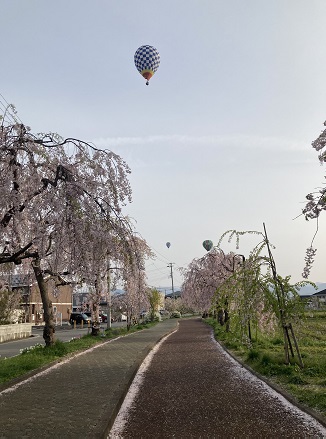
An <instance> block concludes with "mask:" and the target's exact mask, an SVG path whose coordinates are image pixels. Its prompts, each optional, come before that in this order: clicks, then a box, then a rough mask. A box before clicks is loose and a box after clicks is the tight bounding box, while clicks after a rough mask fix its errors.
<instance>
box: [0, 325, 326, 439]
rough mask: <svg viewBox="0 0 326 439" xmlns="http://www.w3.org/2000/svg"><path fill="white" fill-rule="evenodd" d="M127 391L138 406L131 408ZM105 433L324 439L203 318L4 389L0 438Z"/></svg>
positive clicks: (99, 350) (109, 346) (153, 331)
mask: <svg viewBox="0 0 326 439" xmlns="http://www.w3.org/2000/svg"><path fill="white" fill-rule="evenodd" d="M178 325H179V327H178ZM177 327H178V328H179V329H178V330H177V331H175V332H173V331H174V330H175V329H176V328H177ZM170 333H172V334H171V335H169V337H168V338H166V339H165V340H164V341H163V342H162V344H161V345H159V348H158V350H157V351H156V352H155V354H154V355H153V358H152V361H151V363H150V365H149V367H148V369H147V370H145V372H144V373H143V377H144V379H143V382H142V384H141V387H140V388H138V389H137V390H138V393H137V392H134V389H133V387H134V385H132V388H131V391H130V392H128V395H127V398H125V396H126V393H127V390H128V388H129V385H130V383H131V382H132V379H133V377H134V376H135V373H136V372H137V370H138V368H139V366H140V364H141V363H143V360H144V359H145V357H146V356H147V354H148V353H149V352H150V351H151V350H152V349H153V347H154V346H155V345H156V344H157V343H158V342H159V340H161V339H162V337H164V335H166V334H170ZM152 352H153V351H152ZM146 363H148V357H147V360H146V361H145V362H144V363H143V364H146ZM138 376H139V375H137V376H136V377H138ZM137 381H138V382H139V380H137V378H136V380H135V382H137ZM131 394H134V395H136V396H135V398H136V399H135V400H134V404H133V405H131V406H130V405H129V406H128V402H129V403H130V402H131V400H130V398H129V395H131ZM124 399H125V403H127V405H126V407H125V408H124V417H123V416H122V418H123V419H122V421H123V422H121V413H122V412H123V410H121V411H120V414H119V415H118V417H117V418H116V415H117V413H118V411H119V408H120V406H121V404H122V402H123V400H124ZM115 418H116V423H115V424H114V425H113V421H114V419H115ZM112 425H113V428H112ZM109 432H111V433H110V438H114V439H117V438H125V439H127V438H132V439H138V438H144V439H145V438H155V439H156V438H180V439H183V438H187V439H188V438H207V439H211V438H223V439H229V438H282V439H283V438H284V439H285V438H289V439H290V438H296V439H297V438H304V439H306V438H323V437H326V430H325V429H324V428H323V427H322V426H321V425H320V424H318V423H317V422H316V421H315V420H314V419H313V418H310V417H309V416H308V415H306V414H305V413H303V412H300V411H299V410H298V409H296V408H295V407H293V406H291V404H289V403H288V402H286V401H285V400H284V399H282V398H281V399H280V398H279V397H278V396H277V395H276V394H274V393H273V392H272V391H271V389H270V388H268V387H267V386H266V385H265V384H264V383H262V382H261V381H259V380H257V379H256V378H255V377H253V376H252V375H251V374H249V373H248V372H247V371H246V369H244V368H243V367H241V366H239V364H238V363H236V362H235V361H234V360H232V359H231V357H229V356H228V355H227V354H226V353H225V352H224V351H223V350H222V349H221V348H220V347H219V345H218V344H217V343H216V342H215V341H214V340H213V338H212V336H211V329H210V328H209V327H208V326H207V325H206V324H205V323H203V322H202V321H201V319H189V320H174V319H170V320H166V321H164V322H162V323H160V324H158V325H156V326H155V327H153V328H150V329H146V330H143V331H141V332H137V333H133V334H130V335H128V336H126V337H121V338H119V339H116V340H114V341H110V342H106V343H105V344H103V345H101V346H98V347H95V348H92V349H90V350H88V351H86V352H85V353H82V354H78V355H77V356H75V357H73V358H71V359H69V360H65V361H64V362H62V363H58V364H57V365H56V366H55V367H52V368H49V369H47V370H45V371H44V372H42V373H40V374H37V375H35V376H33V377H32V378H31V379H29V380H27V381H22V382H20V383H19V385H18V386H15V387H7V388H6V389H4V388H3V387H2V388H1V387H0V439H11V438H15V439H16V438H17V439H18V438H19V439H21V438H24V439H30V438H33V439H43V438H45V439H48V438H51V439H52V438H54V439H56V438H60V439H62V438H67V439H70V438H81V437H83V438H87V439H93V438H94V439H102V438H103V439H106V438H107V437H108V434H109Z"/></svg>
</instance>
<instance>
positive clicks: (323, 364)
mask: <svg viewBox="0 0 326 439" xmlns="http://www.w3.org/2000/svg"><path fill="white" fill-rule="evenodd" d="M206 321H207V322H208V323H209V324H210V325H211V326H212V327H213V328H214V333H215V338H216V339H217V340H218V341H219V342H221V344H222V345H223V346H224V347H225V348H226V349H227V350H229V351H230V352H231V353H232V354H233V355H234V356H235V357H236V358H237V359H238V360H239V361H240V362H242V363H243V364H246V365H248V366H250V367H251V368H252V369H253V370H255V371H256V372H258V373H259V374H261V375H263V376H264V377H266V378H267V379H269V380H270V381H271V382H274V383H275V384H277V385H279V386H281V387H282V388H283V389H284V390H286V391H287V392H288V393H290V394H291V395H292V396H293V397H294V398H295V399H296V400H297V401H298V402H300V403H301V404H303V405H305V406H307V407H310V408H312V409H314V410H316V411H317V412H319V413H320V414H321V415H322V416H324V417H325V418H326V312H325V311H309V312H306V313H305V320H304V321H302V322H300V323H299V324H298V325H293V328H294V332H295V336H296V338H297V342H298V345H299V350H300V354H301V357H302V360H303V363H304V367H303V368H301V367H300V366H299V361H298V357H297V354H296V351H295V347H294V345H293V349H294V354H295V355H294V358H292V357H290V364H289V365H287V364H285V359H284V348H283V335H282V334H281V333H277V334H274V335H271V336H263V335H262V334H259V333H255V335H256V336H255V337H254V338H253V340H252V341H251V344H250V346H248V343H243V340H242V339H241V337H240V336H239V335H237V334H236V333H233V332H232V327H231V332H229V333H226V332H225V328H224V327H221V326H220V325H218V323H217V322H216V321H214V320H212V319H207V320H206Z"/></svg>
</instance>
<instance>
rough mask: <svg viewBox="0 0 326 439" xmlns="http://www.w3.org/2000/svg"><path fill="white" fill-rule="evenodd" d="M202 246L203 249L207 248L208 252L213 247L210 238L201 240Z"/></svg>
mask: <svg viewBox="0 0 326 439" xmlns="http://www.w3.org/2000/svg"><path fill="white" fill-rule="evenodd" d="M203 247H204V249H205V250H207V251H208V252H209V251H210V249H211V248H212V247H213V242H212V241H211V240H210V239H206V240H205V241H204V242H203Z"/></svg>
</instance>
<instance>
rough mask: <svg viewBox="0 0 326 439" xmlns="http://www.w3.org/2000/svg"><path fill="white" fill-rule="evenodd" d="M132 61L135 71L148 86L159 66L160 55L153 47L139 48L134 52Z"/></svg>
mask: <svg viewBox="0 0 326 439" xmlns="http://www.w3.org/2000/svg"><path fill="white" fill-rule="evenodd" d="M134 60H135V66H136V69H137V70H138V72H139V73H140V74H141V75H142V76H143V77H144V78H145V79H146V80H147V81H146V85H148V84H149V80H150V79H151V77H152V76H153V75H154V73H155V72H156V70H157V69H158V67H159V65H160V54H159V53H158V51H157V50H156V49H155V47H153V46H140V47H139V48H138V49H137V50H136V53H135V56H134Z"/></svg>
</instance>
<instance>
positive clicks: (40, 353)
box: [0, 323, 156, 384]
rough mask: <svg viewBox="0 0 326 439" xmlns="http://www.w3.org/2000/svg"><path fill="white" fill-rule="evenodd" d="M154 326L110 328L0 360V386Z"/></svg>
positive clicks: (26, 350) (37, 346)
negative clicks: (114, 339) (112, 340)
mask: <svg viewBox="0 0 326 439" xmlns="http://www.w3.org/2000/svg"><path fill="white" fill-rule="evenodd" d="M155 324H156V323H147V324H141V325H137V326H132V327H131V328H130V330H129V331H127V328H125V327H123V328H111V329H108V330H106V331H104V332H103V333H101V334H100V335H99V336H96V337H94V336H92V335H85V336H83V337H80V338H73V339H72V340H71V341H70V342H68V343H63V342H62V341H58V340H57V341H56V342H55V344H54V345H53V346H49V347H46V346H44V345H36V346H34V347H32V348H27V349H24V350H23V351H22V353H21V354H20V355H18V356H16V357H11V358H3V359H1V358H0V384H3V383H6V382H8V381H11V380H13V379H15V378H18V377H20V376H22V375H25V374H26V373H29V372H31V371H33V370H35V369H39V368H41V367H43V366H46V365H47V364H50V363H53V362H55V361H58V360H60V359H62V358H65V357H67V356H69V355H71V354H74V353H77V352H80V351H84V350H86V349H88V348H90V347H92V346H94V345H96V344H98V343H103V341H106V340H109V339H113V338H117V337H119V336H121V335H126V334H130V333H131V332H135V331H139V330H142V329H146V328H149V327H151V326H153V325H155Z"/></svg>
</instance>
